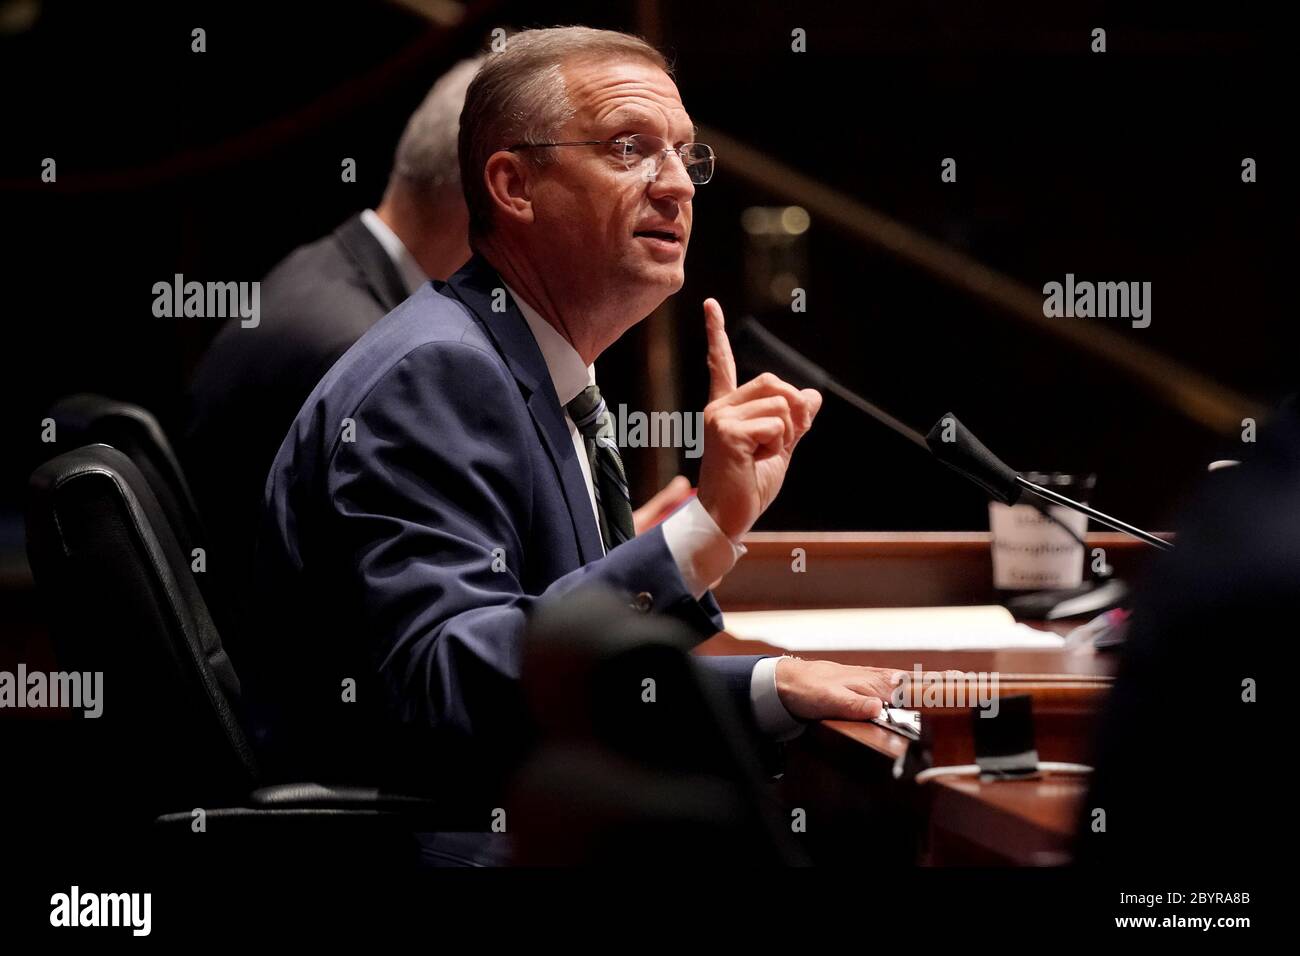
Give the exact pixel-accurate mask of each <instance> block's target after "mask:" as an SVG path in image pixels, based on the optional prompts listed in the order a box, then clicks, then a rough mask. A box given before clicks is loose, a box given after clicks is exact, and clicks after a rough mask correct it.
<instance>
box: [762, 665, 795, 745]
mask: <svg viewBox="0 0 1300 956" xmlns="http://www.w3.org/2000/svg"><path fill="white" fill-rule="evenodd" d="M780 659H781V658H779V657H765V658H763V659H762V660H761V661H759V662H758V663H757V664H755V665H754V673H753V675H752V676H751V677H750V680H749V702H750V704H751V705H752V706H753V708H754V720H755V721H756V722H757V723H758V729H759V730H761V731H762V732H763V733H764V734H766V735H767V736H769V737H775V738H776V739H777V740H780V741H784V740H791V739H793V738H795V737H798V736H799V735H800V734H801V733H803V729H804V726H805V725H804V722H803V721H801V720H799V719H798V718H796V717H792V716H790V712H789V711H788V710H786V709H785V704H783V703H781V697H780V695H779V694H778V693H777V691H776V662H777V661H779V660H780Z"/></svg>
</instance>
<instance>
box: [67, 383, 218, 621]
mask: <svg viewBox="0 0 1300 956" xmlns="http://www.w3.org/2000/svg"><path fill="white" fill-rule="evenodd" d="M47 414H48V416H49V417H50V418H51V419H53V420H54V424H55V427H56V433H57V437H58V440H57V441H56V442H54V443H53V447H54V448H56V449H58V450H61V451H70V450H72V449H73V448H80V447H81V446H83V445H93V444H104V445H111V446H112V447H114V448H116V449H117V450H118V451H120V452H121V453H122V454H124V455H126V457H127V458H129V459H131V463H132V464H133V465H135V467H136V468H138V469H139V470H140V474H142V475H143V476H144V478H145V480H146V481H147V482H148V483H149V487H150V488H151V489H152V490H153V493H154V497H155V498H157V499H158V504H159V506H160V507H161V508H162V513H163V515H164V516H165V517H166V518H167V523H168V524H170V525H171V528H172V531H173V532H174V533H175V535H176V540H177V542H178V543H179V544H180V548H181V551H182V552H183V553H184V554H186V555H187V556H189V557H190V558H191V559H195V558H196V555H195V549H196V548H202V549H203V551H204V554H203V565H204V568H205V571H204V574H203V576H202V577H200V578H199V579H198V584H199V591H200V592H201V593H202V594H203V599H204V600H205V601H207V602H208V611H209V613H210V614H211V615H212V616H213V618H215V619H216V622H217V624H218V625H220V626H221V628H222V629H224V630H225V631H227V638H228V639H229V638H231V633H230V632H233V631H235V630H237V629H239V627H240V624H241V621H240V619H239V618H238V616H237V615H236V613H235V610H236V608H235V603H234V601H232V594H233V588H234V581H235V578H234V576H233V575H232V573H231V571H230V570H229V569H228V568H227V567H226V565H227V563H228V562H229V559H230V556H229V555H224V554H216V555H214V554H213V553H212V551H213V546H214V542H213V540H212V535H210V534H209V533H208V529H207V528H206V527H205V525H204V523H203V518H202V516H201V515H200V514H199V509H198V505H197V504H196V502H195V498H194V494H193V492H192V491H191V490H190V485H189V482H188V481H187V480H186V478H185V472H184V469H183V468H182V467H181V464H180V459H179V458H178V457H177V456H176V452H175V450H174V449H173V448H172V445H171V442H169V441H168V440H167V435H166V433H165V432H164V431H163V428H162V425H161V424H159V422H158V419H157V418H156V417H155V416H154V415H153V414H152V413H151V412H149V411H148V410H147V409H145V408H142V407H140V406H139V405H132V404H130V403H129V402H119V401H117V400H116V399H113V398H107V397H105V396H103V395H95V394H93V393H90V392H82V393H78V394H76V395H69V396H67V397H65V398H61V399H59V401H57V402H55V403H54V405H53V406H51V408H50V410H49V412H48V413H47Z"/></svg>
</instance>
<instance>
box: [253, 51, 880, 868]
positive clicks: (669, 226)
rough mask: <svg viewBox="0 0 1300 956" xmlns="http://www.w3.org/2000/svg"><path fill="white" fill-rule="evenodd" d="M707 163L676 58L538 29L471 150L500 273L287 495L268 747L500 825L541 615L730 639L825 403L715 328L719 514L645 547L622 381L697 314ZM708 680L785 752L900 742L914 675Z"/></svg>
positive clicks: (345, 366) (491, 257)
mask: <svg viewBox="0 0 1300 956" xmlns="http://www.w3.org/2000/svg"><path fill="white" fill-rule="evenodd" d="M629 137H634V138H631V139H629ZM693 138H694V137H693V125H692V123H691V120H690V117H689V116H688V115H687V113H686V110H685V108H684V107H683V106H682V103H681V99H680V97H679V95H678V92H677V87H676V85H675V84H674V83H673V81H672V79H671V78H670V76H669V75H668V73H667V67H666V64H665V62H664V60H663V58H662V57H661V56H660V55H659V53H658V52H656V51H655V50H654V49H652V48H651V47H649V46H647V45H646V44H644V43H643V42H642V41H640V40H637V39H635V38H633V37H628V36H625V35H623V34H618V33H610V32H606V31H597V30H589V29H585V28H563V29H555V30H536V31H527V32H523V33H520V34H517V35H515V36H513V37H511V38H510V40H509V42H508V44H507V46H506V49H505V51H504V52H501V53H496V54H493V55H492V56H490V57H489V58H488V59H487V61H486V62H485V63H484V65H483V67H482V69H481V70H480V72H479V74H478V75H477V76H476V77H475V79H474V81H473V83H472V84H471V85H470V88H469V92H468V93H467V96H466V103H465V108H464V111H463V112H462V114H461V130H460V162H461V171H462V177H461V178H462V182H463V184H464V188H465V193H466V201H467V206H468V208H469V211H470V236H471V244H472V245H473V247H474V249H475V251H476V255H475V257H474V258H473V259H471V260H470V262H469V263H468V264H467V265H466V266H465V268H463V269H461V270H460V271H459V272H458V273H457V274H456V275H455V276H453V277H452V278H451V280H450V282H449V283H448V284H446V285H437V286H435V285H433V284H429V285H425V286H423V287H422V288H421V289H420V291H419V292H418V293H416V294H415V295H414V296H412V297H411V298H410V299H408V300H407V301H406V302H405V303H403V304H402V305H401V306H399V307H398V309H397V310H396V311H394V312H393V313H391V314H390V315H388V316H386V317H385V318H384V319H383V320H381V321H380V322H379V323H378V324H376V325H375V326H373V327H372V328H371V329H370V330H369V331H368V332H367V333H366V334H365V335H364V336H362V338H361V339H360V341H358V342H357V344H356V345H355V346H353V347H352V348H351V349H349V350H348V352H347V354H345V355H344V356H343V358H341V359H340V360H339V361H338V362H337V363H336V364H335V365H334V367H333V368H332V369H330V371H329V372H328V373H327V374H326V376H325V378H324V379H323V380H322V381H321V382H320V384H319V385H318V386H317V387H316V388H315V390H314V391H313V392H312V394H311V395H310V396H309V398H308V399H307V401H306V403H305V404H304V405H303V407H302V409H301V411H300V412H299V413H298V416H297V418H296V419H295V420H294V423H293V426H292V429H291V430H290V432H289V434H288V435H287V436H286V438H285V441H284V444H283V445H282V446H281V447H280V450H279V453H278V454H277V455H276V458H275V462H274V464H273V465H272V467H271V473H270V476H269V478H268V481H267V500H266V513H265V524H264V525H263V528H262V533H261V537H260V539H259V550H258V562H259V573H258V575H257V582H258V586H259V588H260V590H261V592H262V595H263V596H264V598H265V599H266V607H267V614H266V616H265V617H264V618H263V619H262V623H264V624H265V625H266V626H265V629H264V631H263V632H262V634H261V636H260V639H259V640H257V641H256V642H255V644H256V651H257V654H258V658H257V662H256V664H255V665H254V664H253V662H252V661H251V660H250V666H249V667H248V668H242V669H241V673H252V674H254V675H255V679H254V680H253V681H250V688H253V687H256V688H257V689H255V690H254V689H250V693H252V694H254V696H255V697H259V698H260V699H262V700H263V701H268V702H271V703H273V704H274V705H275V706H276V708H277V711H278V712H277V713H275V714H274V715H273V717H272V719H271V720H270V723H269V727H268V728H267V731H268V732H267V733H266V734H265V735H263V736H261V737H260V738H259V739H260V740H261V742H262V744H263V746H264V747H265V748H266V751H267V754H268V761H269V762H270V763H271V764H272V765H274V766H278V767H280V768H281V769H282V771H283V772H285V773H302V774H306V775H307V776H308V777H312V778H333V779H340V778H344V779H346V778H348V777H351V776H353V775H361V776H365V777H367V778H369V779H375V780H379V781H382V782H392V783H393V784H395V785H399V786H402V787H430V788H433V789H434V790H435V791H437V792H439V793H446V792H447V791H448V790H449V789H452V788H457V789H460V790H464V791H468V792H471V793H474V794H479V793H481V794H482V797H483V799H482V805H483V814H484V820H485V821H486V820H487V819H488V818H489V815H490V813H491V810H492V808H493V807H494V806H496V804H495V802H494V801H495V799H496V797H497V792H496V791H495V789H494V788H495V787H496V785H497V784H498V783H499V781H500V780H501V778H502V776H503V774H504V773H506V772H508V768H509V767H510V764H511V762H512V760H513V759H515V758H517V756H518V752H519V750H520V747H521V746H522V744H523V738H524V737H525V736H526V722H525V720H524V708H523V702H522V699H521V695H520V691H519V674H520V645H521V636H522V633H523V631H524V627H525V623H526V619H527V616H528V613H529V612H530V610H532V609H533V608H534V607H535V606H536V605H537V604H538V602H540V601H548V600H556V599H559V598H561V597H562V596H563V595H566V594H570V593H572V592H573V591H574V589H576V588H580V587H582V586H584V585H592V584H594V585H603V586H605V587H607V588H612V589H613V590H614V591H616V592H618V593H620V594H623V595H626V598H627V600H628V601H629V603H633V604H634V605H636V606H638V607H640V608H641V609H642V610H645V611H654V612H658V613H661V614H666V615H671V616H673V617H675V618H678V619H680V620H681V621H683V622H685V623H686V624H687V625H689V626H690V627H691V628H693V629H694V631H695V632H696V633H697V634H699V636H700V638H701V639H703V638H704V637H706V636H708V635H710V634H713V633H715V632H716V631H717V630H718V629H719V628H720V627H721V626H722V616H721V613H720V611H719V608H718V605H717V603H716V602H715V601H714V600H713V597H712V596H711V595H710V594H709V593H708V586H709V583H710V582H712V581H715V580H717V579H719V578H721V577H723V576H724V575H725V574H726V573H727V572H728V571H730V569H731V567H732V566H733V565H734V563H735V562H736V560H737V558H738V557H739V555H740V554H741V553H743V547H742V546H741V545H740V544H739V541H740V538H741V536H742V535H744V534H745V532H747V531H748V530H749V529H750V527H751V526H752V525H753V523H754V522H755V521H756V520H757V518H758V517H759V515H761V514H762V512H763V511H764V510H765V509H766V508H767V506H768V505H769V504H770V503H771V501H772V499H773V498H774V497H775V496H776V494H777V492H778V491H779V489H780V487H781V484H782V482H783V481H784V478H785V472H786V469H787V467H788V465H789V462H790V459H791V455H792V453H793V451H794V448H795V445H796V443H797V442H798V441H799V439H800V438H801V437H802V436H803V435H804V433H806V432H807V430H808V429H809V428H810V427H811V425H812V420H813V417H814V416H815V415H816V413H817V411H818V409H819V408H820V407H821V396H820V395H819V394H818V393H817V392H816V391H813V390H811V389H805V390H803V391H800V390H798V389H795V388H794V387H792V386H791V385H789V384H787V383H785V382H783V381H781V380H780V379H778V378H777V377H776V376H774V375H764V376H760V377H759V378H757V379H754V380H753V381H750V382H748V383H746V384H745V385H743V386H740V387H737V383H736V368H735V363H734V361H733V360H732V357H731V349H730V346H729V344H728V341H727V335H726V332H725V330H724V325H723V316H722V310H721V308H720V306H719V305H718V303H717V302H716V301H714V300H712V299H709V300H706V302H705V321H706V328H707V332H708V339H709V354H708V361H709V368H710V377H711V389H710V399H711V400H710V403H709V405H708V406H707V407H706V409H705V411H704V446H703V455H702V458H701V465H700V482H699V494H698V496H697V497H695V498H692V499H690V501H689V502H688V503H687V504H685V505H684V506H682V507H681V508H679V509H678V510H676V511H675V512H674V513H673V514H672V515H670V516H669V517H668V518H667V519H666V520H665V521H664V522H663V523H662V524H660V525H658V526H656V527H653V528H651V529H649V530H647V531H644V532H643V533H641V534H634V529H633V525H632V519H631V508H630V503H629V501H628V497H627V488H626V478H625V476H624V475H623V473H622V464H621V460H620V459H619V456H618V454H617V447H616V446H615V445H614V442H613V441H612V437H611V436H612V434H613V429H612V424H611V421H610V417H609V414H608V412H607V411H605V409H604V408H603V404H602V402H601V400H600V398H599V393H598V391H597V390H596V388H595V369H594V364H593V363H594V362H595V360H596V357H597V356H598V355H600V354H601V352H602V351H604V350H605V349H606V348H607V347H608V346H609V345H611V344H612V343H613V342H615V341H616V340H617V339H618V338H619V337H620V336H621V335H622V334H623V333H624V332H625V331H627V330H628V329H629V328H631V327H632V326H634V325H635V324H636V323H637V322H639V321H640V320H641V319H642V318H644V317H645V316H646V315H649V314H650V313H651V312H652V311H653V310H654V309H655V308H656V307H658V305H659V304H660V303H662V302H663V300H664V299H665V298H667V296H669V295H671V294H672V293H674V292H676V291H677V290H678V289H680V288H681V285H682V282H683V281H684V259H685V254H686V247H687V243H688V241H689V238H690V229H691V221H692V206H691V200H692V197H693V195H694V193H695V187H696V185H698V184H701V183H702V182H704V181H707V178H708V176H709V175H710V174H711V172H712V160H711V158H708V156H707V154H706V153H705V152H704V151H703V150H700V149H698V148H695V147H692V148H690V149H687V148H686V147H685V146H684V144H686V143H687V142H688V141H690V140H692V139H693ZM592 141H596V142H597V143H598V145H591V142H592ZM555 143H570V144H572V145H571V146H570V147H560V146H554V145H542V144H555ZM519 144H531V145H529V146H527V147H520V146H519ZM688 163H689V164H690V169H688V165H687V164H688ZM701 660H702V662H703V663H702V666H703V667H705V668H706V671H705V673H706V675H707V676H709V677H711V678H713V679H716V680H717V681H719V682H720V683H721V684H722V685H723V686H725V688H726V689H727V690H729V691H730V693H731V694H732V698H733V700H734V701H735V702H736V704H737V706H738V708H739V710H740V712H741V713H742V715H744V716H745V718H746V719H747V720H748V721H749V725H750V729H751V730H753V731H760V732H763V733H766V734H770V735H773V736H783V735H789V734H792V733H795V732H797V731H798V729H799V727H800V726H801V724H800V721H801V720H810V719H819V718H841V719H864V718H869V717H873V716H875V715H877V714H878V713H879V712H880V700H881V698H882V697H884V696H885V695H887V694H888V693H890V692H891V690H892V687H893V682H894V681H896V680H897V679H898V677H899V676H900V674H899V672H897V671H892V670H886V669H880V668H869V667H852V666H845V665H840V664H834V663H830V662H825V661H802V660H798V659H794V658H788V657H783V658H759V657H739V658H716V657H715V658H705V659H701ZM349 680H355V681H356V701H355V703H353V702H348V701H344V700H343V695H342V694H341V693H340V688H341V687H342V686H344V684H345V682H347V681H349ZM503 849H504V847H502V846H501V845H500V844H499V843H494V837H493V835H492V834H475V835H473V837H472V839H470V840H469V841H468V842H465V843H462V844H461V845H460V846H458V847H455V848H453V849H448V848H447V846H446V845H445V844H444V845H442V846H436V845H435V847H434V851H435V853H437V854H442V857H441V858H442V859H448V858H459V859H462V860H466V861H471V862H494V861H499V860H501V859H503V855H502V851H503Z"/></svg>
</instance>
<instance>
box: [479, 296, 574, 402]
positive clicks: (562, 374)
mask: <svg viewBox="0 0 1300 956" xmlns="http://www.w3.org/2000/svg"><path fill="white" fill-rule="evenodd" d="M501 284H502V285H505V283H504V282H502V283H501ZM506 291H507V292H509V293H510V298H512V299H514V300H515V305H517V306H519V311H520V312H522V313H523V316H524V321H525V322H527V323H528V328H529V329H531V330H532V333H533V338H534V339H536V340H537V347H538V348H539V349H541V350H542V358H543V360H545V362H546V370H547V371H548V372H550V373H551V384H552V385H554V386H555V397H556V398H558V399H559V400H560V404H561V405H568V404H569V402H571V401H573V400H574V399H575V398H577V397H578V394H579V393H580V392H581V391H582V390H583V389H584V388H586V387H587V386H588V385H595V384H596V366H595V365H586V364H584V363H583V361H582V356H581V355H579V354H578V350H577V349H575V348H574V347H573V346H572V345H570V344H569V340H568V339H566V338H565V337H564V336H563V335H561V334H560V333H559V330H558V329H556V328H555V326H553V325H551V323H550V322H547V321H546V320H545V319H544V318H542V317H541V315H539V314H538V312H537V310H536V309H534V308H533V307H532V306H531V305H529V304H528V303H527V302H525V301H524V300H523V299H521V298H520V297H519V296H518V295H517V294H516V293H515V290H514V289H512V288H510V286H508V285H507V286H506Z"/></svg>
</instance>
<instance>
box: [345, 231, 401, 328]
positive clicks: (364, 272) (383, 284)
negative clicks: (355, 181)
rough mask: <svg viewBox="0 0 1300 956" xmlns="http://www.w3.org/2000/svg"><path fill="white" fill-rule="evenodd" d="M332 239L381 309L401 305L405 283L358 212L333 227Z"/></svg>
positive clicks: (390, 308) (390, 309) (391, 309)
mask: <svg viewBox="0 0 1300 956" xmlns="http://www.w3.org/2000/svg"><path fill="white" fill-rule="evenodd" d="M334 238H335V239H337V240H338V243H339V245H340V246H342V247H343V252H344V253H345V254H346V255H347V256H348V257H349V258H350V259H351V260H352V261H353V262H354V263H356V266H357V271H358V272H360V273H361V277H362V278H363V279H364V280H365V282H366V286H367V287H368V288H369V289H370V292H371V294H372V295H373V296H374V297H375V301H376V302H378V303H379V304H380V305H381V306H383V307H384V311H385V312H392V311H393V310H394V309H395V308H397V307H398V306H399V305H401V304H402V302H403V300H405V299H406V296H407V292H406V283H405V282H403V281H402V276H401V273H399V272H398V271H397V266H395V265H393V260H392V259H390V258H388V253H387V252H385V251H384V247H383V246H381V245H380V244H379V240H378V239H376V238H375V236H374V233H372V232H371V231H370V230H369V229H367V228H366V224H365V223H364V222H362V221H361V214H360V213H358V214H357V215H355V216H353V217H352V218H351V219H349V220H348V221H347V222H345V223H343V225H341V226H339V227H338V228H337V229H335V230H334Z"/></svg>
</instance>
